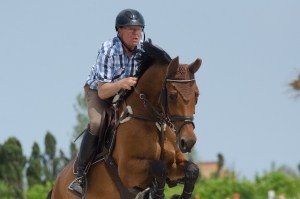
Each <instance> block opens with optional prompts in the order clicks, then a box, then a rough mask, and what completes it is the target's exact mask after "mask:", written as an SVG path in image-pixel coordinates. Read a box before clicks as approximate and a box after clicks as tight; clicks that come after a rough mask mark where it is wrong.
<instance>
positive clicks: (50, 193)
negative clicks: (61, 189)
mask: <svg viewBox="0 0 300 199" xmlns="http://www.w3.org/2000/svg"><path fill="white" fill-rule="evenodd" d="M51 195H52V189H51V190H50V191H49V193H48V195H47V199H51Z"/></svg>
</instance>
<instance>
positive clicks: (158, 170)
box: [149, 160, 168, 199]
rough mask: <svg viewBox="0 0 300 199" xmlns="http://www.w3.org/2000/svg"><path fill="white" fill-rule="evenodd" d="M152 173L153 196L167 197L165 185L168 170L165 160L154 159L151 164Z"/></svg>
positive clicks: (151, 191)
mask: <svg viewBox="0 0 300 199" xmlns="http://www.w3.org/2000/svg"><path fill="white" fill-rule="evenodd" d="M150 174H151V175H152V176H153V181H152V187H151V188H150V194H151V198H155V199H163V198H165V195H164V187H165V184H166V179H167V176H168V170H167V168H166V167H165V165H164V164H163V162H162V161H160V160H154V161H152V162H151V164H150ZM149 198H150V197H149Z"/></svg>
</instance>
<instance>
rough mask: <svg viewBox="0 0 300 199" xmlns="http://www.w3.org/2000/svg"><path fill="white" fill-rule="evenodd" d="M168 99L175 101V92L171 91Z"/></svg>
mask: <svg viewBox="0 0 300 199" xmlns="http://www.w3.org/2000/svg"><path fill="white" fill-rule="evenodd" d="M168 96H169V99H170V100H172V101H175V100H176V99H177V92H176V91H171V92H170V93H169V94H168Z"/></svg>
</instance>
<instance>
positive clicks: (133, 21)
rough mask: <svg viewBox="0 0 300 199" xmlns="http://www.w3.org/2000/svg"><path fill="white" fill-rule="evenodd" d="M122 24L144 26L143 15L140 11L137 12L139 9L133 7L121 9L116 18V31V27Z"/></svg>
mask: <svg viewBox="0 0 300 199" xmlns="http://www.w3.org/2000/svg"><path fill="white" fill-rule="evenodd" d="M122 26H142V27H143V28H144V27H145V21H144V17H143V16H142V15H141V13H139V11H137V10H134V9H125V10H122V11H121V12H120V13H119V14H118V16H117V18H116V25H115V29H116V31H118V28H119V27H122Z"/></svg>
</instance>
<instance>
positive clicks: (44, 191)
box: [26, 182, 52, 199]
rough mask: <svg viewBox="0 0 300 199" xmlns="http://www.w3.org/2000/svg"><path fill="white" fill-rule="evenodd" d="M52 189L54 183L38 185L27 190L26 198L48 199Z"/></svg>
mask: <svg viewBox="0 0 300 199" xmlns="http://www.w3.org/2000/svg"><path fill="white" fill-rule="evenodd" d="M51 189H52V183H50V182H47V183H46V184H45V185H40V184H36V185H33V186H32V187H30V188H29V189H28V190H27V192H26V196H27V198H28V199H41V198H46V197H47V195H48V192H49V191H50V190H51Z"/></svg>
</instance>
